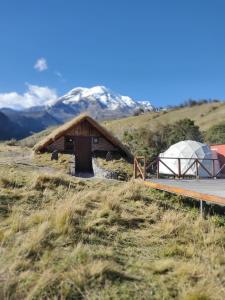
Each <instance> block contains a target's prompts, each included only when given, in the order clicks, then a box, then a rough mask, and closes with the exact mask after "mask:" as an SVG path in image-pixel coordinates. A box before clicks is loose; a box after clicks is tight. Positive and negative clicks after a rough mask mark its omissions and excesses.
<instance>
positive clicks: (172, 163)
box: [159, 140, 219, 177]
mask: <svg viewBox="0 0 225 300" xmlns="http://www.w3.org/2000/svg"><path fill="white" fill-rule="evenodd" d="M159 158H160V160H161V161H160V162H159V173H160V174H165V175H174V173H175V174H176V175H179V159H178V158H180V174H181V175H182V174H184V173H185V175H188V176H196V164H195V163H194V162H195V159H198V160H199V162H200V163H201V164H202V165H203V166H204V167H205V168H206V169H207V170H208V171H209V172H210V173H212V170H213V161H212V159H217V158H218V157H217V154H216V152H213V151H212V150H211V149H210V147H209V146H208V145H206V144H202V143H199V142H196V141H190V140H187V141H181V142H179V143H177V144H174V145H172V146H170V148H169V149H168V150H166V151H165V152H164V153H160V155H159ZM173 158H174V159H173ZM163 163H164V164H165V165H164V164H163ZM193 163H194V164H193ZM192 164H193V165H192ZM191 165H192V166H191ZM166 166H168V167H169V168H167V167H166ZM188 169H189V170H188ZM187 170H188V171H187ZM172 171H173V172H174V173H173V172H172ZM186 171H187V172H186ZM214 171H215V174H216V173H217V172H218V171H219V163H218V161H217V160H216V161H215V163H214ZM198 175H199V177H210V175H209V174H208V173H207V172H206V170H204V168H203V167H202V166H201V165H200V164H199V168H198Z"/></svg>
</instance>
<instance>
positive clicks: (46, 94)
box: [0, 84, 58, 109]
mask: <svg viewBox="0 0 225 300" xmlns="http://www.w3.org/2000/svg"><path fill="white" fill-rule="evenodd" d="M57 98H58V95H57V93H56V90H55V89H51V88H49V87H47V86H38V85H31V84H27V91H26V92H25V93H24V94H19V93H17V92H11V93H4V94H3V93H2V94H1V93H0V108H2V107H9V108H13V109H23V108H29V107H32V106H39V105H49V104H52V103H54V102H55V101H56V100H57Z"/></svg>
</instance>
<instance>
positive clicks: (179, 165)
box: [178, 158, 181, 179]
mask: <svg viewBox="0 0 225 300" xmlns="http://www.w3.org/2000/svg"><path fill="white" fill-rule="evenodd" d="M178 178H179V179H180V178H181V161H180V158H178Z"/></svg>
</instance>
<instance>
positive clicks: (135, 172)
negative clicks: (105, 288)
mask: <svg viewBox="0 0 225 300" xmlns="http://www.w3.org/2000/svg"><path fill="white" fill-rule="evenodd" d="M136 178H137V167H136V157H135V158H134V179H136Z"/></svg>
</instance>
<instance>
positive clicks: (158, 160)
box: [156, 157, 160, 179]
mask: <svg viewBox="0 0 225 300" xmlns="http://www.w3.org/2000/svg"><path fill="white" fill-rule="evenodd" d="M159 162H160V158H158V157H157V171H156V172H157V179H159Z"/></svg>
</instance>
